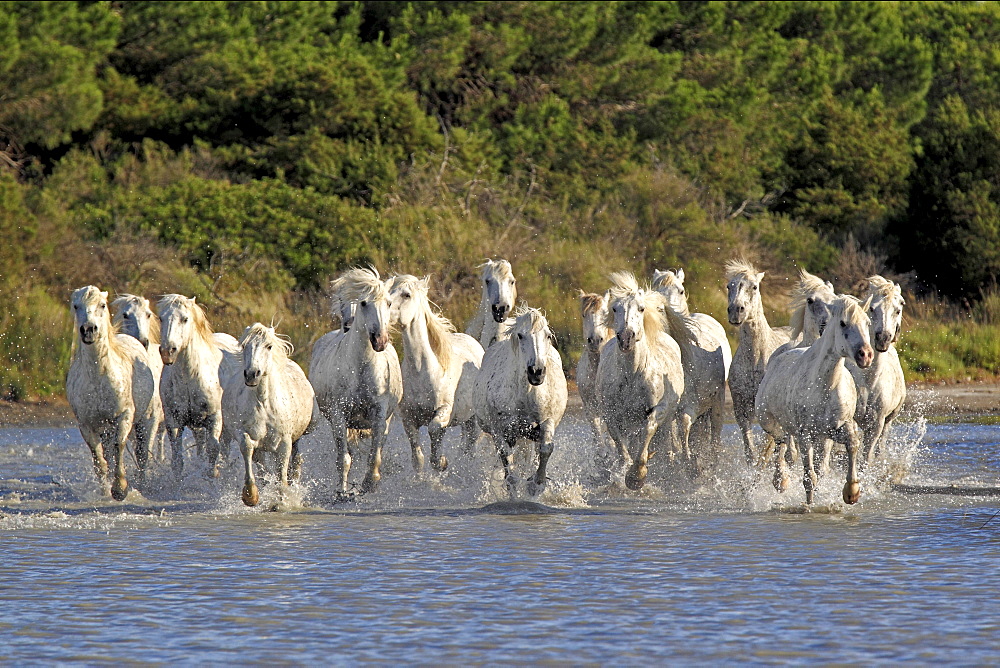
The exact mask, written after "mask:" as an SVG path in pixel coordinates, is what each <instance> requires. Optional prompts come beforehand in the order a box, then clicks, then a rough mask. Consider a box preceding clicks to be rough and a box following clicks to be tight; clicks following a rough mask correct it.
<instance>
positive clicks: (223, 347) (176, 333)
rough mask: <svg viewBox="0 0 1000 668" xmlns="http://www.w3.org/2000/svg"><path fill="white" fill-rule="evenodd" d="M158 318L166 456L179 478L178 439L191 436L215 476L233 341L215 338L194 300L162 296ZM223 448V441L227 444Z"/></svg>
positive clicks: (234, 359)
mask: <svg viewBox="0 0 1000 668" xmlns="http://www.w3.org/2000/svg"><path fill="white" fill-rule="evenodd" d="M156 310H157V311H158V312H159V314H160V332H161V334H162V339H161V341H160V358H161V359H162V360H163V364H164V367H163V375H162V377H161V378H160V397H161V399H162V400H163V414H164V418H165V421H166V424H167V436H168V437H169V438H170V448H171V451H172V460H171V464H172V467H173V470H174V473H175V475H177V476H178V477H180V474H181V472H182V471H183V469H184V452H183V450H182V442H181V437H182V436H183V433H184V428H185V427H188V428H189V429H190V430H191V431H192V432H193V433H194V438H195V443H196V444H197V446H198V452H199V453H205V454H206V455H207V457H208V465H209V473H210V475H212V476H213V477H218V475H219V454H220V451H221V448H222V446H221V444H220V441H219V439H220V437H221V435H222V384H223V382H225V380H227V379H228V377H229V376H230V375H231V374H232V373H235V372H236V371H238V370H239V368H240V366H241V359H240V346H239V342H238V341H237V340H236V339H235V338H233V337H232V336H230V335H229V334H222V333H216V332H213V331H212V326H211V325H210V324H209V322H208V318H207V317H206V316H205V311H204V310H203V309H202V308H201V305H200V304H197V303H196V302H195V298H194V297H185V296H184V295H177V294H171V295H164V296H163V297H161V298H160V301H159V303H158V304H157V307H156ZM227 445H228V442H227Z"/></svg>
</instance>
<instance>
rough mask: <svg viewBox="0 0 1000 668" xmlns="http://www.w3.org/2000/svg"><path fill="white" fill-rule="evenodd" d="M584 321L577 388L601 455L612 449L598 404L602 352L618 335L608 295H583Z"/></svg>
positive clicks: (581, 298)
mask: <svg viewBox="0 0 1000 668" xmlns="http://www.w3.org/2000/svg"><path fill="white" fill-rule="evenodd" d="M580 318H581V319H582V320H583V338H584V345H583V353H582V354H581V355H580V361H579V362H577V365H576V387H577V389H578V390H579V392H580V399H581V400H582V402H583V410H584V412H585V413H586V414H587V417H588V418H589V420H590V430H591V433H592V435H593V437H594V446H595V447H596V448H597V449H598V452H601V451H603V449H604V447H605V446H606V445H610V442H609V439H610V438H611V437H610V436H609V435H608V428H607V427H606V426H605V425H604V419H603V418H602V417H601V411H600V407H599V406H598V401H597V365H598V364H599V363H600V361H601V348H603V347H604V344H605V343H607V342H608V341H610V340H611V337H612V336H614V333H613V332H612V331H611V329H609V328H608V326H607V324H606V321H607V319H608V293H605V294H603V295H598V294H594V293H587V292H584V291H583V290H581V291H580Z"/></svg>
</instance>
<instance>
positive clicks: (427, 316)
mask: <svg viewBox="0 0 1000 668" xmlns="http://www.w3.org/2000/svg"><path fill="white" fill-rule="evenodd" d="M429 283H430V277H429V276H428V277H425V278H423V279H420V278H417V277H416V276H413V275H411V274H401V275H398V276H393V277H392V286H393V289H396V288H397V287H401V288H407V289H409V290H410V292H411V293H412V294H419V295H420V296H421V307H422V312H423V316H424V322H426V323H427V339H428V341H429V342H430V344H431V350H432V351H433V352H434V354H435V355H436V356H437V358H438V363H439V364H440V365H441V368H443V369H447V368H448V365H449V363H450V362H451V341H450V336H451V335H452V334H454V333H455V331H456V330H455V325H453V324H452V323H451V320H448V318H446V317H444V316H443V315H441V314H440V313H439V312H437V311H436V310H435V309H434V307H433V306H431V302H430V299H428V298H427V288H428V285H429Z"/></svg>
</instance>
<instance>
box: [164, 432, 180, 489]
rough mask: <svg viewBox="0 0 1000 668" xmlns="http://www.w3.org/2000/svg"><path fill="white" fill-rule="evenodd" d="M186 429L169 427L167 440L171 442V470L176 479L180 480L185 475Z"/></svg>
mask: <svg viewBox="0 0 1000 668" xmlns="http://www.w3.org/2000/svg"><path fill="white" fill-rule="evenodd" d="M183 436H184V427H182V426H181V427H167V438H168V440H169V441H170V468H171V470H173V472H174V477H175V478H177V479H178V480H180V477H181V474H182V473H184V439H183V438H182V437H183Z"/></svg>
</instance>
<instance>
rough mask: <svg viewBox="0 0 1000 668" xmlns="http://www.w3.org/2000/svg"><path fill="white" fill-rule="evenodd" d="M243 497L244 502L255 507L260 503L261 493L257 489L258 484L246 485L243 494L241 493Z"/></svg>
mask: <svg viewBox="0 0 1000 668" xmlns="http://www.w3.org/2000/svg"><path fill="white" fill-rule="evenodd" d="M240 498H241V499H243V504H244V505H247V506H250V507H251V508H253V507H254V506H256V505H257V504H258V503H260V493H259V492H258V491H257V485H244V486H243V494H242V495H240Z"/></svg>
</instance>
